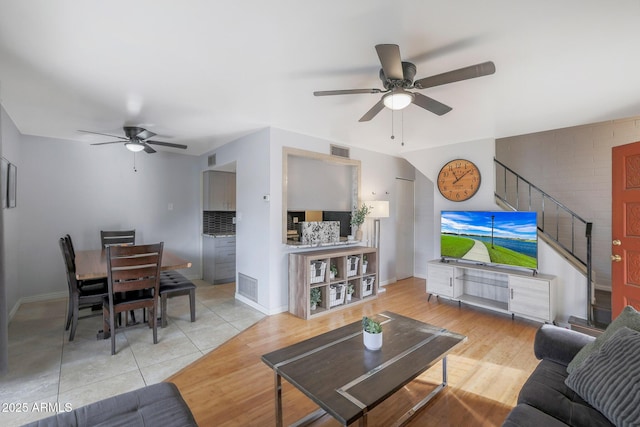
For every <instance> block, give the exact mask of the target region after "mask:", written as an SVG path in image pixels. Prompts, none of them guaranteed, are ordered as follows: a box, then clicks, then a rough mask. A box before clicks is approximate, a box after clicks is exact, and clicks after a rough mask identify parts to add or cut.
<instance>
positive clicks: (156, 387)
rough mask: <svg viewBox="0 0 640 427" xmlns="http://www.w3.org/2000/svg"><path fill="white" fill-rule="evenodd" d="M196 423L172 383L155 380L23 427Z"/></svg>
mask: <svg viewBox="0 0 640 427" xmlns="http://www.w3.org/2000/svg"><path fill="white" fill-rule="evenodd" d="M63 426H64V427H107V426H122V427H124V426H127V427H197V424H196V421H195V419H194V418H193V415H192V414H191V411H190V410H189V407H188V406H187V404H186V403H185V401H184V400H183V399H182V395H181V394H180V391H179V390H178V388H177V387H176V386H175V385H174V384H172V383H158V384H153V385H150V386H147V387H143V388H141V389H138V390H134V391H130V392H128V393H123V394H120V395H118V396H113V397H110V398H108V399H104V400H101V401H99V402H95V403H91V404H89V405H86V406H83V407H81V408H77V409H75V410H73V411H70V412H62V413H59V414H56V415H53V416H51V417H48V418H44V419H42V420H39V421H35V422H33V423H30V424H26V425H25V426H23V427H63Z"/></svg>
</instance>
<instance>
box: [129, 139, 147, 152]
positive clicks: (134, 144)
mask: <svg viewBox="0 0 640 427" xmlns="http://www.w3.org/2000/svg"><path fill="white" fill-rule="evenodd" d="M124 146H125V147H127V150H129V151H133V152H134V153H138V152H140V151H142V150H144V144H142V143H141V142H140V141H130V142H125V143H124Z"/></svg>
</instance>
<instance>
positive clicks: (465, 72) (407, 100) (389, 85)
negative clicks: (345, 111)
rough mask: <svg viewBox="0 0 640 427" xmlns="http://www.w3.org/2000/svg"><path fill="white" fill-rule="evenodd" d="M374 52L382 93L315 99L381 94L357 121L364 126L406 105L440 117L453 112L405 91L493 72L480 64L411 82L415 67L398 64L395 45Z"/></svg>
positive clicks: (350, 91)
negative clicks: (379, 65)
mask: <svg viewBox="0 0 640 427" xmlns="http://www.w3.org/2000/svg"><path fill="white" fill-rule="evenodd" d="M376 52H378V58H380V64H381V65H382V68H381V69H380V80H382V85H383V86H384V90H382V89H375V88H374V89H345V90H324V91H316V92H313V94H314V95H315V96H328V95H351V94H360V93H384V95H383V96H382V98H381V99H380V101H378V102H377V103H376V104H375V105H374V106H373V107H372V108H371V109H370V110H369V111H367V112H366V113H365V115H364V116H362V117H361V118H360V120H359V121H361V122H367V121H369V120H371V119H373V118H374V117H375V116H376V114H378V113H379V112H380V111H382V109H383V108H384V107H387V108H389V109H391V110H401V109H403V108H405V107H407V106H409V104H415V105H417V106H418V107H422V108H424V109H425V110H428V111H431V112H432V113H434V114H437V115H439V116H441V115H443V114H446V113H448V112H449V111H451V110H452V108H451V107H449V106H448V105H445V104H443V103H441V102H439V101H436V100H435V99H433V98H429V97H428V96H425V95H422V94H421V93H418V92H409V91H408V90H407V89H427V88H430V87H434V86H440V85H444V84H448V83H454V82H458V81H461V80H467V79H473V78H475V77H482V76H487V75H489V74H493V73H495V72H496V66H495V65H494V63H493V62H491V61H488V62H483V63H481V64H476V65H471V66H468V67H464V68H459V69H457V70H452V71H447V72H446V73H442V74H437V75H435V76H431V77H425V78H422V79H418V80H415V81H414V80H413V78H414V77H415V75H416V70H417V69H416V66H415V65H414V64H412V63H411V62H404V61H401V60H400V48H399V47H398V45H395V44H379V45H376Z"/></svg>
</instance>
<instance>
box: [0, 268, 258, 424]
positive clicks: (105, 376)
mask: <svg viewBox="0 0 640 427" xmlns="http://www.w3.org/2000/svg"><path fill="white" fill-rule="evenodd" d="M194 283H195V284H196V285H197V286H198V287H197V290H196V321H195V322H194V323H191V322H190V315H189V298H188V297H186V296H184V297H183V296H179V297H175V298H172V299H169V301H168V303H167V306H168V307H167V313H168V315H169V319H168V324H167V327H166V328H164V329H163V328H158V343H157V344H155V345H154V344H153V333H152V331H151V330H150V329H149V328H148V327H147V325H146V324H144V325H143V324H141V325H136V326H133V327H130V328H129V329H127V330H125V331H122V332H118V333H117V334H116V354H115V355H114V356H111V340H97V339H96V333H97V331H98V330H99V329H102V317H101V316H96V317H91V318H87V319H81V320H80V321H79V322H78V328H77V330H76V336H75V339H74V340H73V341H72V342H69V333H68V331H65V330H64V326H65V315H66V307H67V300H66V298H65V299H59V300H51V301H43V302H34V303H28V304H22V305H21V306H20V308H19V309H18V312H17V313H16V315H15V316H14V317H13V319H12V321H11V322H10V324H9V372H8V373H7V374H6V375H5V376H4V377H0V405H2V406H1V407H0V425H2V426H7V427H8V426H19V425H22V424H24V423H27V422H30V421H33V420H37V419H40V418H44V417H46V416H49V415H52V414H53V413H55V412H56V411H57V410H63V409H64V408H65V405H66V407H70V408H72V409H76V408H79V407H80V406H83V405H86V404H88V403H92V402H95V401H97V400H100V399H104V398H107V397H110V396H114V395H116V394H120V393H124V392H127V391H130V390H135V389H137V388H140V387H144V386H145V385H150V384H154V383H158V382H161V381H163V380H164V379H165V378H167V377H169V376H171V375H172V374H174V373H175V372H177V371H179V370H180V369H182V368H184V367H185V366H187V365H189V364H190V363H192V362H193V361H195V360H196V359H198V358H199V357H201V356H202V355H204V354H205V353H207V352H209V351H211V350H213V349H214V348H216V347H218V346H219V345H220V344H222V343H223V342H225V341H227V340H228V339H229V338H231V337H233V336H235V335H236V334H238V333H239V332H241V331H243V330H244V329H246V328H248V327H249V326H251V325H252V324H254V323H255V322H257V321H258V320H260V319H261V318H262V317H264V314H263V313H261V312H259V311H257V310H255V309H253V308H251V307H249V306H248V305H246V304H244V303H242V302H239V301H237V300H236V299H235V298H234V292H235V284H234V283H231V284H225V285H215V286H213V285H210V284H208V283H207V282H204V281H201V280H195V281H194ZM86 313H87V311H86V310H85V313H83V314H86ZM138 315H139V313H138Z"/></svg>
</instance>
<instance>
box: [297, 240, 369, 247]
mask: <svg viewBox="0 0 640 427" xmlns="http://www.w3.org/2000/svg"><path fill="white" fill-rule="evenodd" d="M352 245H353V246H357V245H362V242H361V241H360V240H346V239H344V240H342V238H341V239H340V241H339V242H333V243H316V244H311V243H301V242H297V241H295V240H287V246H288V247H290V248H297V249H306V248H330V247H334V246H352Z"/></svg>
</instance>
